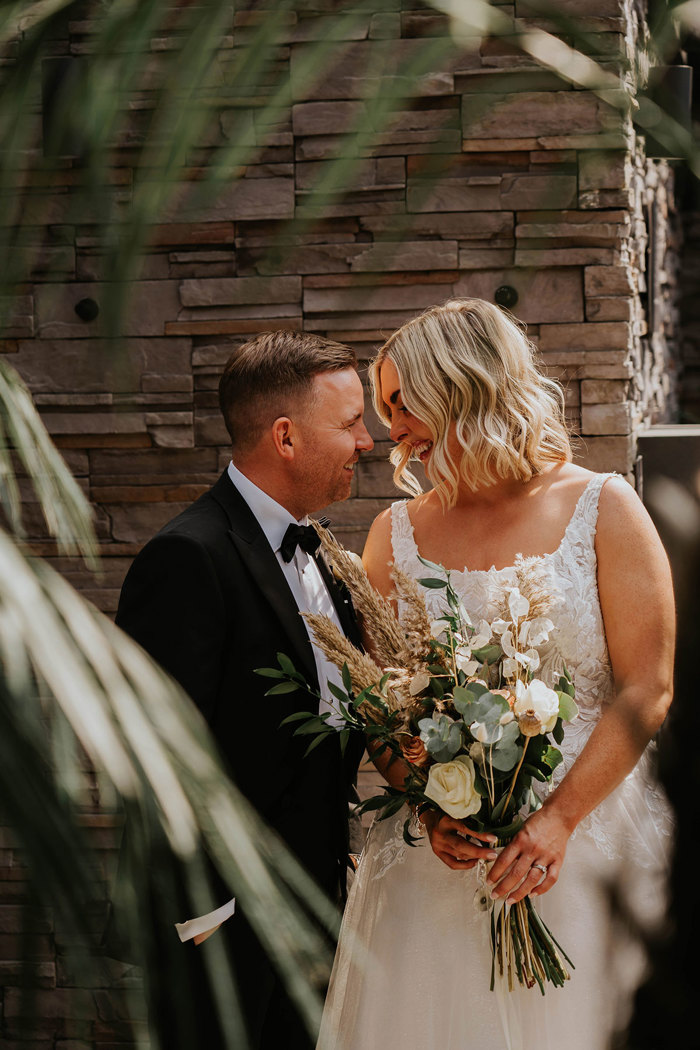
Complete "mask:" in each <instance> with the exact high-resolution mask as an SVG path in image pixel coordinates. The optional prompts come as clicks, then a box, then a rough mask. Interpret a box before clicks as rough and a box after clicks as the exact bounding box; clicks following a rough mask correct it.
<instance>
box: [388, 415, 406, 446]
mask: <svg viewBox="0 0 700 1050" xmlns="http://www.w3.org/2000/svg"><path fill="white" fill-rule="evenodd" d="M407 434H408V427H407V426H406V422H405V420H404V419H402V418H401V416H397V415H394V414H393V413H392V419H391V426H390V427H389V435H390V437H391V440H392V441H395V442H396V443H397V444H398V443H399V441H403V440H404V438H405V437H406V435H407Z"/></svg>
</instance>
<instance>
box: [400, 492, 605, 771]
mask: <svg viewBox="0 0 700 1050" xmlns="http://www.w3.org/2000/svg"><path fill="white" fill-rule="evenodd" d="M612 476H613V475H611V474H596V475H594V476H593V478H591V480H590V481H589V483H588V485H587V486H586V488H585V489H584V491H583V493H582V494H581V496H580V498H579V500H578V503H577V504H576V509H575V510H574V513H573V515H572V517H571V520H570V521H569V524H568V525H567V528H566V532H565V533H564V536H563V538H562V541H561V543H560V544H559V546H558V547H557V549H556V550H555V551H553V552H552V553H551V554H545V555H543V556H542V558H541V559H540V560H541V563H542V568H543V571H544V573H545V575H546V577H547V579H548V584H549V587H550V589H551V593H553V594H554V595H556V599H557V604H556V606H555V608H554V609H553V610H552V612H551V613H550V617H551V619H552V620H553V621H554V624H555V626H556V630H555V631H553V632H552V636H551V639H550V642H549V644H548V646H547V647H543V648H542V650H541V654H540V655H541V657H542V665H541V668H540V670H539V672H538V677H542V678H543V679H544V680H545V681H546V682H547V684H548V685H553V684H554V682H553V678H554V676H558V675H559V674H560V673H561V670H562V665H563V664H564V663H565V664H566V666H567V667H568V669H569V671H570V672H571V674H572V676H573V679H574V684H575V687H576V703H577V704H578V707H579V717H578V718H577V719H576V720H575V722H572V723H571V724H570V725H569V726H567V727H566V735H565V740H564V746H563V747H562V754H563V756H564V762H563V764H562V766H560V767H559V769H558V770H557V779H560V778H561V776H563V774H564V772H565V771H566V770H567V769H568V768H569V767H570V766H571V764H572V763H573V761H574V759H575V758H576V756H577V755H578V753H579V752H580V750H581V748H582V747H583V745H584V744H585V742H586V740H587V739H588V737H589V736H590V734H591V732H592V729H593V727H594V725H595V724H596V722H597V721H598V719H599V718H600V715H601V712H602V708H603V705H604V704H605V703H607V702H608V701H609V700H610V699H611V698H612V696H613V689H614V687H613V677H612V670H611V667H610V657H609V656H608V647H607V644H606V641H605V629H604V627H603V617H602V613H601V611H600V602H599V600H598V584H597V579H596V569H597V562H596V553H595V533H596V524H597V520H598V500H599V497H600V491H601V489H602V487H603V485H604V484H605V482H606V481H607V479H608V478H609V477H612ZM391 525H392V529H391V538H392V547H393V552H394V561H395V564H396V565H397V566H398V567H399V568H400V569H402V570H403V571H404V572H405V573H406V574H407V575H408V576H413V577H414V578H418V577H422V576H425V575H426V568H425V566H424V565H422V564H421V562H420V560H419V558H418V554H419V551H418V548H417V546H416V542H415V539H414V535H413V526H412V524H411V519H410V518H409V515H408V501H407V500H402V501H401V502H399V503H394V504H393V506H392V508H391ZM450 577H451V580H452V585H453V587H454V588H455V590H456V591H457V593H458V594H459V596H460V598H461V599H462V601H463V603H464V607H465V608H466V610H467V612H468V613H469V615H470V617H471V619H472V622H473V623H478V622H479V620H481V619H486V620H489V621H491V620H492V619H493V618H494V617H495V616H496V611H497V605H498V604H499V602H500V600H501V598H502V595H503V589H504V587H507V586H509V585H512V584H514V583H515V569H514V568H513V567H511V566H508V567H506V568H503V569H496V568H494V567H492V568H490V569H485V570H480V569H468V568H465V569H464V570H463V571H461V572H460V571H456V570H454V569H453V570H452V571H451V573H450ZM442 593H443V592H442V591H437V590H428V591H426V605H427V607H428V610H429V612H430V613H431V615H433V616H435V617H437V616H440V615H442V613H443V612H444V611H445V609H444V607H443V605H442Z"/></svg>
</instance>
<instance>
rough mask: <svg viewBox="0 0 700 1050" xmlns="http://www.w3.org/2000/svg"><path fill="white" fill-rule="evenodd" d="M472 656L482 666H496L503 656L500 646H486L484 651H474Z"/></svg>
mask: <svg viewBox="0 0 700 1050" xmlns="http://www.w3.org/2000/svg"><path fill="white" fill-rule="evenodd" d="M472 656H473V657H474V659H475V660H478V661H479V663H480V664H483V663H487V664H495V663H496V661H497V660H500V658H501V657H502V656H503V650H502V649H501V647H500V645H485V646H483V648H482V649H472Z"/></svg>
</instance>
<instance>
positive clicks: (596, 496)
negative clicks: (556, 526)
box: [577, 471, 620, 529]
mask: <svg viewBox="0 0 700 1050" xmlns="http://www.w3.org/2000/svg"><path fill="white" fill-rule="evenodd" d="M619 477H620V475H619V474H616V473H615V471H609V472H608V473H607V474H594V475H593V477H592V478H591V480H590V481H589V482H588V484H587V485H586V487H585V489H584V490H583V493H582V494H581V498H580V500H579V505H578V507H577V512H578V513H580V516H581V518H582V519H583V520H584V521H585V522H586V523H587V524H588V525H591V526H592V527H593V528H594V529H595V526H596V524H597V521H598V504H599V502H600V494H601V492H602V490H603V485H604V484H605V482H606V481H607V480H608V479H609V478H619Z"/></svg>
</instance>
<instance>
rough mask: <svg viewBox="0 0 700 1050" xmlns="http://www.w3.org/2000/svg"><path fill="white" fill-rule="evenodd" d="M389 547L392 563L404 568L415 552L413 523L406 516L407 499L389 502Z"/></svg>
mask: <svg viewBox="0 0 700 1050" xmlns="http://www.w3.org/2000/svg"><path fill="white" fill-rule="evenodd" d="M391 549H392V551H393V553H394V564H395V565H397V566H398V567H399V568H400V569H403V568H405V566H406V565H407V563H408V562H409V561H410V559H411V558H412V556H413V555H414V554H415V553H416V542H415V540H414V538H413V525H411V519H410V518H409V516H408V500H407V499H401V500H397V501H396V503H392V504H391Z"/></svg>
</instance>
